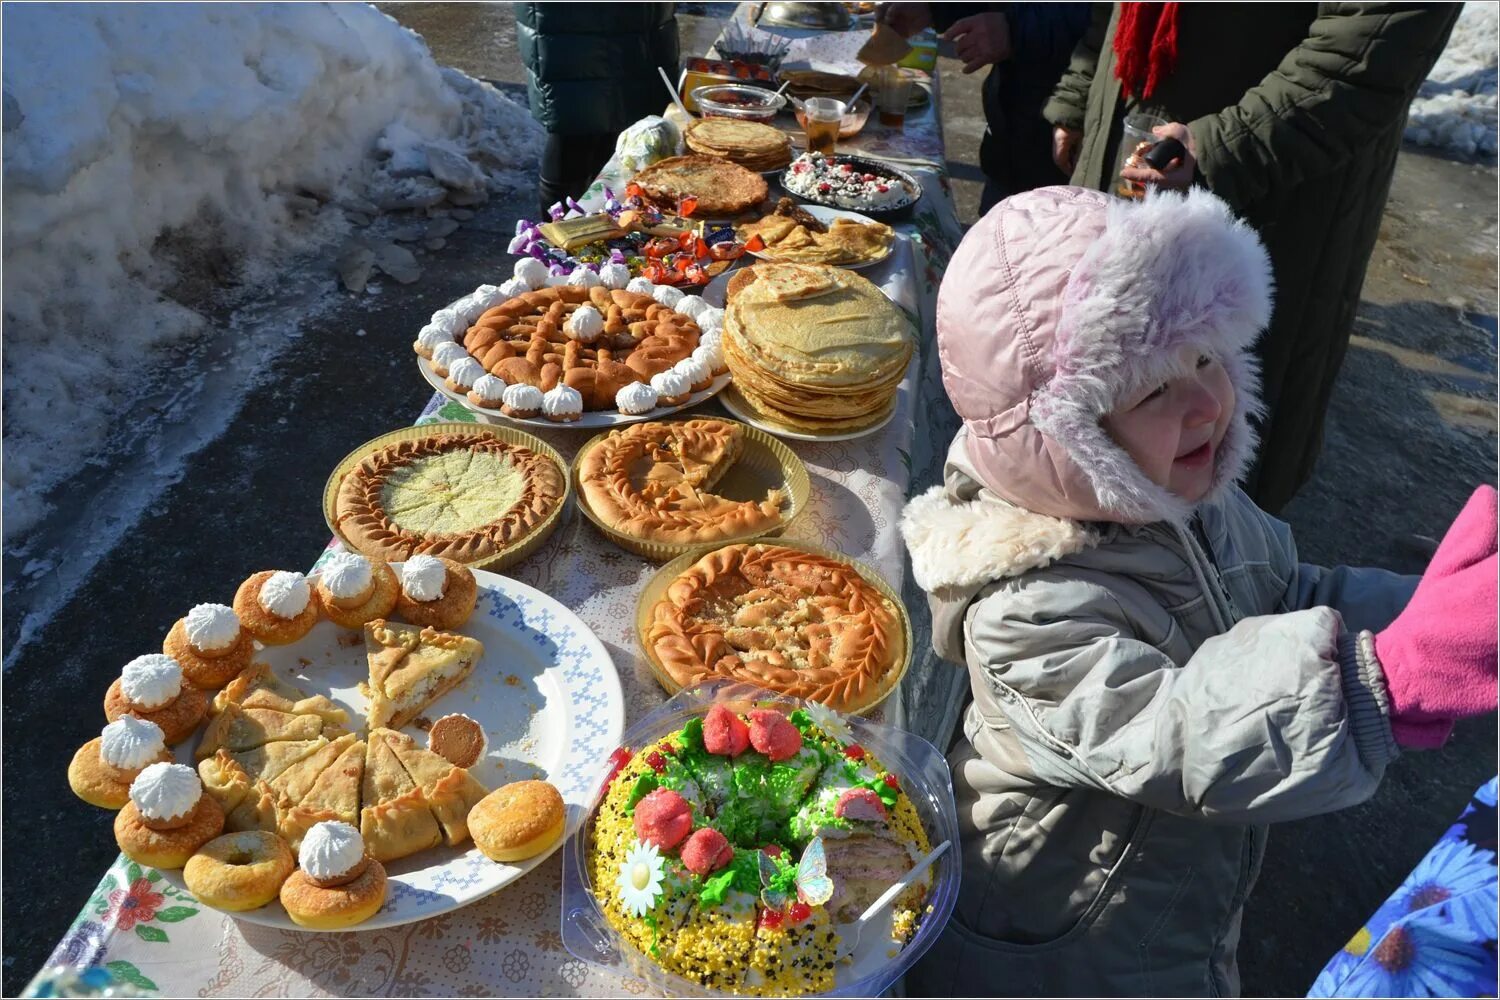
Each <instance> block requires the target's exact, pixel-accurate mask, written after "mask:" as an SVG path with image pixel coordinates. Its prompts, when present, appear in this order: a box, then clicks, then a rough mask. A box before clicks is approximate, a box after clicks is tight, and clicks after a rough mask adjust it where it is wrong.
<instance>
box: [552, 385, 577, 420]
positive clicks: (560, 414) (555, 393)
mask: <svg viewBox="0 0 1500 1000" xmlns="http://www.w3.org/2000/svg"><path fill="white" fill-rule="evenodd" d="M542 415H543V416H544V417H546V418H547V419H548V420H551V421H554V422H556V423H560V424H563V423H572V422H573V421H574V420H577V419H578V418H579V417H581V416H583V396H582V394H580V393H579V391H578V390H577V389H574V388H573V387H572V386H569V385H563V384H562V383H561V382H559V383H558V384H557V385H555V386H553V387H552V391H551V392H549V393H547V394H546V395H544V396H543V397H542Z"/></svg>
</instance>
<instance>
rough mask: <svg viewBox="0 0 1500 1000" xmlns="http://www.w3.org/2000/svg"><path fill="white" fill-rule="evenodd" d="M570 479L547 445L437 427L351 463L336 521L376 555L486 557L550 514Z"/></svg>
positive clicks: (472, 559)
mask: <svg viewBox="0 0 1500 1000" xmlns="http://www.w3.org/2000/svg"><path fill="white" fill-rule="evenodd" d="M564 488H565V481H564V479H563V473H562V470H561V469H559V468H558V467H557V463H556V462H555V461H553V460H552V459H551V458H550V457H548V456H546V455H544V454H541V453H539V452H535V451H532V450H531V449H529V448H523V447H521V446H520V445H514V444H509V443H508V442H505V441H502V440H501V439H499V438H497V437H493V436H491V435H488V434H434V435H432V436H430V437H423V438H414V439H412V440H408V441H398V442H396V443H395V444H391V445H387V446H386V447H384V448H381V449H380V450H379V451H377V452H375V453H374V454H372V455H370V456H368V457H367V458H365V460H364V461H362V462H360V463H359V465H357V466H355V467H354V468H353V469H352V470H350V472H349V473H348V474H347V475H346V476H344V480H343V482H342V483H340V484H339V493H338V500H337V503H336V506H335V511H336V515H335V521H334V526H335V527H336V528H337V529H338V531H339V532H340V533H341V534H342V535H343V536H344V538H345V539H346V540H347V541H348V542H349V543H350V544H351V545H353V546H354V547H355V548H356V549H358V550H359V551H360V552H362V553H364V554H365V555H367V556H372V557H375V558H379V559H385V560H390V561H395V560H405V559H407V558H410V557H411V556H413V555H415V554H417V553H427V554H428V555H434V556H442V557H444V558H447V559H452V560H454V561H456V562H462V563H472V562H479V561H482V560H484V559H488V558H490V557H491V556H495V555H498V554H499V553H500V551H501V550H502V549H505V548H507V547H509V546H511V545H514V544H515V543H516V542H518V541H520V540H521V539H522V538H524V537H525V536H526V535H527V534H528V533H530V532H531V531H532V530H534V529H535V528H537V527H538V526H539V525H541V524H542V523H543V522H544V521H546V519H547V517H548V516H549V515H550V514H551V513H552V512H553V511H555V510H556V509H557V507H558V505H559V504H560V503H562V499H563V493H564Z"/></svg>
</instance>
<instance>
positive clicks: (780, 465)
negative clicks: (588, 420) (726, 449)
mask: <svg viewBox="0 0 1500 1000" xmlns="http://www.w3.org/2000/svg"><path fill="white" fill-rule="evenodd" d="M712 419H715V420H718V421H720V422H722V423H726V424H730V425H736V424H735V421H733V420H725V419H724V418H723V417H714V418H712ZM664 422H665V421H664ZM736 426H738V427H739V428H740V432H741V434H742V435H743V438H744V448H743V450H742V451H741V454H740V457H739V458H738V459H737V460H736V461H735V463H734V464H733V465H731V466H730V467H729V468H728V469H726V470H725V472H724V474H723V475H722V476H721V477H720V478H719V481H718V482H717V483H715V484H714V486H713V492H714V493H715V494H716V495H718V496H721V497H725V498H727V499H730V500H763V499H765V496H766V491H768V490H781V492H782V493H783V494H784V495H785V496H786V506H785V507H784V508H783V511H782V518H781V521H780V523H778V524H776V525H775V526H773V527H771V528H768V529H765V530H762V531H754V532H750V533H748V534H744V535H738V536H735V537H731V538H723V539H720V540H718V541H715V542H689V543H681V542H676V543H668V542H651V541H646V540H645V539H642V538H636V537H635V536H633V535H627V534H624V533H622V532H619V531H616V530H615V529H614V528H612V527H610V526H609V525H607V524H605V523H604V522H603V521H601V520H600V519H599V517H598V515H596V514H595V513H594V511H593V509H592V508H590V507H589V505H588V501H587V500H585V498H584V491H583V484H582V483H580V482H579V480H578V475H579V470H580V469H582V468H583V456H584V455H585V454H587V453H588V451H589V449H591V448H593V447H594V446H595V445H597V444H598V443H599V442H600V441H603V440H604V438H605V437H607V436H608V435H609V433H610V432H609V431H605V432H604V433H603V434H599V435H597V436H595V437H592V438H589V439H588V441H586V442H584V445H583V447H582V448H579V449H578V454H577V455H575V456H574V457H573V491H574V492H575V493H576V494H577V496H578V509H579V510H581V511H583V516H584V517H586V518H588V519H589V520H590V521H591V522H593V525H594V527H596V528H598V529H599V532H600V534H602V535H604V537H605V538H608V539H609V540H610V541H612V542H614V543H615V544H616V545H618V546H620V548H622V549H624V550H625V551H627V552H634V553H635V554H636V555H638V556H644V557H645V558H647V559H650V560H652V561H654V562H665V561H667V560H668V559H675V558H677V557H678V556H680V555H682V554H683V553H685V552H692V551H694V550H698V549H702V548H704V547H706V546H718V545H732V544H734V543H735V542H747V541H751V540H752V539H756V538H768V537H772V536H775V535H780V534H781V533H782V532H784V531H786V529H787V528H789V527H790V526H791V524H792V522H793V521H795V520H797V517H798V515H800V514H801V513H802V512H803V511H804V510H806V509H807V501H808V498H809V497H810V496H811V494H812V481H811V480H810V479H809V478H808V475H807V466H806V465H804V464H803V463H802V459H800V458H798V457H797V453H796V452H794V451H792V449H790V448H788V447H787V446H786V445H784V444H782V443H781V442H780V441H778V440H776V438H774V437H773V436H771V435H770V434H767V433H766V432H765V431H763V430H760V429H759V428H756V427H750V426H748V425H745V424H738V425H736Z"/></svg>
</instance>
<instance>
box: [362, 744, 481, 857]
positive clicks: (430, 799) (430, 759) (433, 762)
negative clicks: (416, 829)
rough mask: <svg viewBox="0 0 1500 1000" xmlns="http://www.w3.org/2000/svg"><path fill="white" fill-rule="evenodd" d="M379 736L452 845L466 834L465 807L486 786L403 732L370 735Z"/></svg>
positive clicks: (475, 798) (457, 842)
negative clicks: (392, 753)
mask: <svg viewBox="0 0 1500 1000" xmlns="http://www.w3.org/2000/svg"><path fill="white" fill-rule="evenodd" d="M377 735H379V736H383V737H384V738H385V741H386V743H387V744H388V745H389V746H390V748H391V750H393V751H394V752H395V754H396V759H397V760H399V761H400V762H401V766H403V767H405V768H406V773H407V774H408V775H409V776H410V777H411V779H412V781H413V782H415V783H416V785H417V786H418V787H419V788H421V789H422V794H423V795H424V796H426V798H427V805H428V808H430V809H431V810H432V815H433V816H434V818H436V819H437V821H438V824H439V825H440V826H442V828H443V838H444V840H445V841H446V842H447V843H448V844H449V845H450V846H452V845H453V844H459V843H462V842H463V841H465V840H467V839H468V838H469V810H470V809H472V808H474V806H475V805H476V804H477V803H478V802H479V800H480V799H482V798H484V797H485V795H486V794H487V789H486V788H485V787H484V786H483V785H481V784H480V783H479V782H478V781H476V780H475V779H474V777H473V775H471V774H469V772H468V771H467V770H465V769H464V768H461V767H455V766H453V765H452V764H451V763H449V762H448V761H447V760H444V759H443V758H442V757H440V756H438V755H437V754H435V753H433V752H432V751H431V750H426V749H424V748H422V747H420V746H418V745H417V741H416V740H414V739H412V738H411V737H410V736H407V735H406V734H405V733H398V732H394V731H392V730H389V729H386V730H377V731H376V732H372V733H371V734H370V739H372V740H373V739H375V738H376V737H377Z"/></svg>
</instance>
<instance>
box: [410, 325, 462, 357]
mask: <svg viewBox="0 0 1500 1000" xmlns="http://www.w3.org/2000/svg"><path fill="white" fill-rule="evenodd" d="M451 343H453V334H451V333H449V332H448V331H447V330H444V329H443V328H442V327H440V326H433V325H432V324H431V323H429V324H427V325H426V326H424V327H422V329H421V330H419V331H417V342H416V344H415V345H413V346H415V347H425V348H426V349H427V353H429V354H431V353H432V352H433V351H436V350H437V349H438V348H439V347H442V346H443V345H444V344H451Z"/></svg>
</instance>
